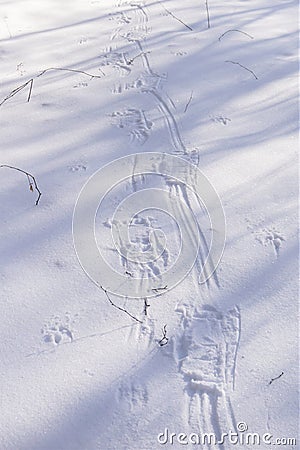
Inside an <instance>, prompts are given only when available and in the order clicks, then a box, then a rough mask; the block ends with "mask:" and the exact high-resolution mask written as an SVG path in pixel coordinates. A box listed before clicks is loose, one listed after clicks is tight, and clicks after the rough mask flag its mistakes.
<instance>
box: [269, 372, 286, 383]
mask: <svg viewBox="0 0 300 450" xmlns="http://www.w3.org/2000/svg"><path fill="white" fill-rule="evenodd" d="M282 375H284V372H281V374H280V375H278V377H275V378H272V379H271V380H270V381H269V386H270V384H272V383H273V381H275V380H278V379H279V378H281V377H282Z"/></svg>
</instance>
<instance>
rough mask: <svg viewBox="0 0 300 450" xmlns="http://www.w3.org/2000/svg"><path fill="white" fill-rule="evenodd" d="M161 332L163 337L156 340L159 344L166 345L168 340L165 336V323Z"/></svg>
mask: <svg viewBox="0 0 300 450" xmlns="http://www.w3.org/2000/svg"><path fill="white" fill-rule="evenodd" d="M162 332H163V337H162V338H161V340H160V341H158V345H160V346H161V347H163V346H164V345H167V343H168V342H169V338H168V337H167V325H164V326H163V329H162Z"/></svg>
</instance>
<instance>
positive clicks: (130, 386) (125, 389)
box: [117, 380, 149, 411]
mask: <svg viewBox="0 0 300 450" xmlns="http://www.w3.org/2000/svg"><path fill="white" fill-rule="evenodd" d="M148 398H149V396H148V391H147V388H146V386H145V385H143V384H141V383H139V382H134V381H133V380H130V381H127V382H123V383H122V384H121V385H120V386H119V388H118V390H117V401H118V402H119V403H122V404H124V405H125V406H126V407H129V410H130V411H133V410H134V409H136V408H138V407H143V406H145V405H146V404H147V403H148Z"/></svg>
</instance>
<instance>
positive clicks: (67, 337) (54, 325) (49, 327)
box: [41, 313, 75, 345]
mask: <svg viewBox="0 0 300 450" xmlns="http://www.w3.org/2000/svg"><path fill="white" fill-rule="evenodd" d="M74 322H75V321H74V320H72V319H71V316H70V314H69V313H66V314H65V317H63V318H61V317H60V316H53V317H51V319H50V320H49V321H48V322H46V323H45V324H44V326H43V328H42V329H41V334H42V340H43V341H44V342H45V343H46V344H52V345H59V344H62V343H67V342H73V339H74V335H73V332H74V331H73V327H72V326H73V324H74Z"/></svg>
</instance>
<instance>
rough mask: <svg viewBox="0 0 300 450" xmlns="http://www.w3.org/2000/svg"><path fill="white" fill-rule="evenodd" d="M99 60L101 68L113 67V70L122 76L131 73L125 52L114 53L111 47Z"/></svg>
mask: <svg viewBox="0 0 300 450" xmlns="http://www.w3.org/2000/svg"><path fill="white" fill-rule="evenodd" d="M99 58H100V66H101V67H105V66H111V67H112V68H113V69H116V70H118V72H119V73H120V75H121V76H126V75H129V74H130V73H131V68H130V64H129V62H128V60H127V58H126V54H125V53H124V52H118V51H113V50H112V47H109V48H108V49H107V51H106V52H105V53H103V54H102V55H101V56H100V57H99Z"/></svg>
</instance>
